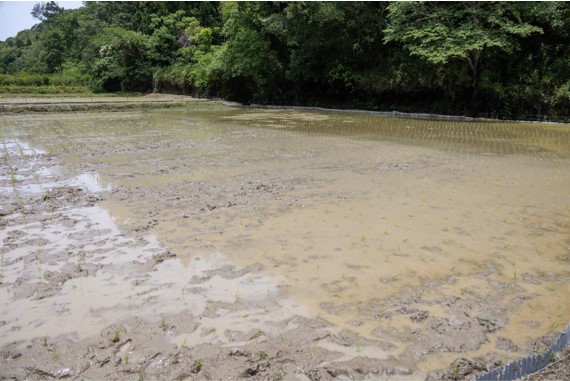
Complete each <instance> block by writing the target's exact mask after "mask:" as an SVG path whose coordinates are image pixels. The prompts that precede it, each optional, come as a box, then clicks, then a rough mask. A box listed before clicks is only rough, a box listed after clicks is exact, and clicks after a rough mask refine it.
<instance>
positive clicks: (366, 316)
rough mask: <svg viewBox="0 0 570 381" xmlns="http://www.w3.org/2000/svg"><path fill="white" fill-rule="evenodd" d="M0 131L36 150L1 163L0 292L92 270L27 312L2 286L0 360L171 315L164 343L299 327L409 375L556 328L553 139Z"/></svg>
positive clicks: (36, 126)
mask: <svg viewBox="0 0 570 381" xmlns="http://www.w3.org/2000/svg"><path fill="white" fill-rule="evenodd" d="M102 120H104V123H102ZM8 125H9V126H11V127H12V131H17V133H18V136H19V138H18V139H23V140H25V141H29V142H32V143H31V145H30V146H26V147H24V148H22V150H23V152H24V153H25V152H29V150H30V147H35V146H36V145H37V146H38V147H41V149H42V150H43V151H39V150H37V151H36V153H35V154H32V155H31V156H30V157H27V158H24V157H22V155H18V151H19V149H18V148H17V147H16V145H11V146H10V147H9V149H8V154H7V156H8V160H7V162H8V166H12V167H15V168H23V169H21V170H20V169H19V170H18V171H17V172H18V173H17V176H19V177H16V178H15V179H14V182H15V184H16V189H18V192H19V194H21V196H20V197H23V198H24V199H25V198H26V197H28V198H29V199H30V200H31V201H30V203H31V204H30V206H29V207H28V206H26V205H24V206H20V208H23V209H24V210H26V207H28V208H29V209H30V210H31V211H34V210H35V211H36V213H35V214H34V213H32V214H31V215H32V216H36V217H33V218H32V220H33V221H28V222H27V223H24V222H22V223H21V224H15V223H12V222H10V223H7V226H6V227H4V228H3V231H2V233H1V234H0V239H2V240H3V241H4V242H12V243H13V244H14V245H17V247H10V248H9V249H3V255H4V261H6V262H5V263H10V265H4V266H3V277H4V278H3V279H4V280H3V282H4V284H11V285H15V284H18V278H22V279H24V280H25V281H27V280H29V279H36V280H38V279H41V276H40V274H45V273H46V272H47V271H51V272H54V273H55V272H62V271H72V270H73V268H71V269H70V268H69V267H65V268H64V266H65V265H69V263H70V261H69V260H68V259H66V258H65V255H68V256H69V255H71V256H72V257H73V258H75V257H76V256H80V255H85V257H84V258H83V259H81V258H78V259H77V260H75V259H74V260H73V261H71V262H72V263H78V264H81V263H83V262H89V263H92V264H97V266H99V267H98V268H93V267H89V268H88V267H85V268H86V269H87V270H88V271H89V275H88V276H83V275H81V274H80V273H78V274H75V273H74V274H75V275H73V277H72V279H68V280H67V281H65V282H64V283H63V284H60V285H59V286H57V287H56V290H55V291H54V290H51V291H50V289H49V288H48V289H46V290H43V289H42V290H43V291H42V292H47V293H48V296H46V297H45V298H44V299H39V300H38V299H37V298H36V299H34V297H20V298H15V295H16V293H17V292H22V290H24V289H25V287H24V286H22V284H25V283H26V282H22V281H20V284H19V285H18V287H19V288H20V290H18V287H15V286H11V287H10V290H7V289H6V288H4V289H5V290H6V292H5V293H3V292H2V290H0V292H2V293H3V295H2V298H4V299H3V301H4V303H3V305H4V306H5V307H4V309H5V310H3V311H1V312H2V314H3V315H4V316H6V317H3V318H2V319H3V320H5V321H6V322H7V323H6V324H4V325H1V326H0V338H1V340H3V341H4V342H5V343H7V342H9V341H10V340H17V339H25V340H30V339H32V338H34V337H41V336H43V335H45V334H46V332H49V333H48V335H49V336H52V335H57V334H58V333H61V334H63V333H66V332H68V331H69V329H68V328H67V327H73V330H74V331H75V332H76V334H77V335H78V336H79V337H81V338H86V337H88V336H89V335H90V334H93V332H99V331H101V330H104V329H105V328H106V327H108V326H109V325H111V324H115V323H117V321H119V320H121V319H134V318H135V317H144V318H145V319H147V320H149V321H154V322H159V321H161V320H162V321H168V320H172V321H177V322H178V325H180V324H182V323H180V322H181V321H182V320H181V319H182V318H181V317H180V316H181V314H182V313H183V312H184V311H188V314H189V315H191V316H192V319H195V320H192V323H191V324H190V323H188V324H189V325H187V326H184V327H186V328H185V330H183V331H180V330H178V331H176V330H175V329H173V330H172V332H171V333H168V332H170V329H169V328H168V329H166V328H165V332H167V333H168V335H167V336H168V337H167V342H168V343H169V344H171V345H175V346H176V347H178V348H186V347H195V346H200V345H210V344H212V345H218V346H220V347H221V348H227V349H228V350H229V349H230V348H234V347H236V346H245V345H248V343H252V342H254V341H255V340H273V339H276V340H283V339H280V337H285V338H287V337H288V336H291V337H297V336H295V335H293V334H288V332H301V331H302V330H303V329H307V327H309V326H310V324H316V323H314V322H313V321H312V320H311V321H310V323H307V322H306V321H304V320H295V319H300V318H301V317H302V318H303V319H316V321H319V322H326V328H323V327H320V326H319V328H318V329H316V328H315V329H313V330H312V331H311V332H312V333H311V334H315V335H317V333H318V334H319V335H321V333H320V332H321V331H320V330H321V329H323V330H326V332H327V333H326V334H322V335H321V336H318V338H315V339H314V340H315V341H314V342H313V343H312V344H311V345H310V346H307V345H304V346H303V345H301V344H299V345H300V346H301V347H303V350H308V348H309V347H311V346H312V347H314V348H315V350H316V352H315V353H317V352H318V353H321V352H322V353H326V355H323V356H324V357H323V358H321V359H320V360H319V361H320V362H319V364H320V366H321V367H329V366H333V367H334V366H337V365H335V364H340V363H343V362H351V361H353V360H354V359H362V358H369V359H376V360H378V361H380V362H382V361H393V359H402V361H406V364H408V365H410V364H413V366H412V367H415V369H416V371H419V372H424V373H425V372H429V371H431V370H434V369H436V368H439V367H446V366H448V365H449V363H450V362H451V361H453V360H454V359H455V358H457V357H458V356H463V357H473V356H478V355H483V354H486V353H489V352H495V353H498V356H503V357H505V358H512V357H516V356H519V355H521V354H522V353H525V351H527V350H528V346H529V342H530V340H532V339H534V338H536V337H539V336H541V335H544V334H546V333H548V332H550V331H553V330H555V329H556V327H558V326H564V325H565V324H566V323H567V322H568V321H570V307H569V306H568V305H567V303H565V300H566V299H567V298H568V296H570V262H569V260H568V258H569V256H570V251H569V244H570V195H569V194H568V191H567V190H568V185H569V184H570V171H569V164H570V162H569V160H570V129H569V128H568V126H567V125H557V124H526V123H510V124H509V123H490V122H489V123H478V122H442V121H429V120H411V119H398V118H389V117H381V116H377V115H370V114H348V113H343V114H339V113H333V112H307V111H303V112H300V111H291V110H241V109H240V110H231V109H228V110H216V111H161V112H146V113H137V112H124V113H113V115H110V114H104V113H101V114H78V115H77V116H70V115H66V116H65V117H62V118H59V117H57V116H54V115H46V116H41V117H37V116H34V118H33V119H31V118H30V117H27V116H25V115H18V116H14V117H10V119H9V120H8ZM9 132H10V130H9V129H7V130H6V132H5V133H4V134H5V136H8V138H10V139H12V138H11V137H9V135H8V134H9ZM11 141H15V140H11ZM18 141H20V140H18ZM38 152H40V153H38ZM34 155H35V156H34ZM52 155H54V156H56V157H57V158H58V160H57V162H56V161H53V162H51V163H50V162H48V160H47V159H48V158H50V157H51V156H52ZM24 156H26V155H24ZM34 158H36V159H37V162H38V164H37V165H36V164H34V160H36V159H34ZM39 163H43V164H42V165H40V164H39ZM24 164H25V165H24ZM49 168H52V169H49ZM34 177H35V180H33V179H34ZM0 180H1V182H0V186H2V191H3V193H4V191H6V192H8V191H9V190H10V189H13V184H10V181H11V178H10V174H9V173H4V174H3V175H2V177H1V179H0ZM34 181H35V182H34ZM60 188H65V189H75V188H79V189H82V191H81V192H79V191H77V192H72V193H70V194H69V195H68V194H67V193H66V194H63V195H61V197H60V199H61V200H65V201H59V202H60V204H59V207H58V209H54V210H51V212H49V213H53V216H52V217H53V221H52V220H50V223H49V224H47V223H42V222H41V217H40V216H41V213H40V211H43V210H44V209H42V208H45V209H46V211H47V210H48V209H49V205H50V204H49V203H48V202H40V201H38V200H39V199H38V198H39V197H41V196H43V194H46V193H47V192H48V191H50V190H57V192H60V190H58V189H60ZM26 194H27V195H26ZM10 197H11V198H8V200H9V201H11V202H13V203H16V201H13V200H15V198H16V196H13V197H12V196H10ZM34 197H36V201H33V200H32V199H33V198H34ZM66 205H67V206H66ZM62 207H63V212H64V213H63V216H59V215H58V216H57V218H55V215H56V214H57V213H61V211H57V210H59V209H61V208H62ZM14 208H15V206H14ZM34 208H35V209H34ZM28 215H30V214H28ZM11 218H12V219H18V218H20V217H17V216H16V217H14V215H13V214H12V215H10V216H9V217H8V219H7V220H6V221H11V220H10V219H11ZM55 221H58V222H55ZM18 231H22V232H25V234H24V235H20V233H18ZM42 239H43V240H45V241H42ZM6 240H8V241H6ZM46 241H47V242H46ZM38 250H39V252H40V253H41V255H44V254H43V253H45V256H46V257H48V256H49V257H51V258H52V259H51V260H49V261H47V260H46V261H44V260H42V259H41V258H40V260H39V261H38V260H35V259H34V254H33V253H34V252H36V251H38ZM81 252H83V254H78V253H81ZM166 252H170V253H172V254H175V255H176V258H170V257H168V258H167V259H166V258H163V260H162V261H161V262H160V263H155V262H156V261H155V260H154V259H153V255H156V254H157V253H159V254H160V253H162V254H164V253H166ZM62 253H68V254H62ZM17 258H24V259H22V260H17ZM42 258H43V257H42ZM85 258H91V259H92V260H89V261H87V259H85ZM36 262H37V263H38V265H34V263H36ZM73 271H76V272H77V271H79V270H78V269H77V268H75V270H73ZM79 275H81V276H79ZM44 278H45V276H44ZM48 278H49V277H48ZM58 287H59V288H58ZM14 298H15V299H14ZM86 300H89V304H87V303H85V301H86ZM8 302H9V307H8ZM21 311H27V312H26V313H25V314H22V313H20V312H21ZM47 317H49V318H47ZM295 317H297V318H295ZM291 319H292V320H291ZM161 324H162V323H161ZM323 324H325V323H323ZM302 332H303V334H304V335H306V334H307V332H308V331H302ZM327 335H328V336H327ZM298 337H302V335H301V334H299V336H298ZM292 340H293V339H292ZM299 340H300V339H299ZM505 342H507V343H510V344H509V345H510V346H507V347H509V348H510V350H506V349H501V348H499V346H500V345H499V343H503V344H504V343H505ZM503 344H501V345H503ZM133 345H134V344H133ZM503 347H505V346H504V345H503ZM129 348H130V347H129ZM135 348H136V346H135ZM513 348H515V349H513ZM128 351H131V349H128ZM121 353H122V352H121ZM334 353H336V355H334V356H333V355H332V354H334ZM311 356H312V355H311ZM327 356H329V357H327ZM354 361H356V360H354ZM358 361H360V360H358ZM366 366H371V365H366ZM422 374H423V373H422Z"/></svg>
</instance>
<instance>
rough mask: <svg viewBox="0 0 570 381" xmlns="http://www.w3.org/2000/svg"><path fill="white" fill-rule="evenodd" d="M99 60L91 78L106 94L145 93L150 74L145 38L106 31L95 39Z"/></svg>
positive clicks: (139, 35) (128, 31)
mask: <svg viewBox="0 0 570 381" xmlns="http://www.w3.org/2000/svg"><path fill="white" fill-rule="evenodd" d="M95 40H96V41H95V44H96V45H98V46H100V48H99V58H98V59H97V60H96V63H95V65H94V66H93V68H92V72H91V75H92V76H93V78H95V79H96V87H98V88H100V89H103V90H105V91H118V90H123V91H146V90H148V89H149V88H150V87H151V85H152V71H151V67H149V65H148V57H147V56H146V45H147V36H144V35H142V34H141V33H137V32H133V31H130V30H125V29H122V28H118V27H115V28H107V29H104V30H103V31H101V33H100V34H99V35H98V36H97V37H96V39H95Z"/></svg>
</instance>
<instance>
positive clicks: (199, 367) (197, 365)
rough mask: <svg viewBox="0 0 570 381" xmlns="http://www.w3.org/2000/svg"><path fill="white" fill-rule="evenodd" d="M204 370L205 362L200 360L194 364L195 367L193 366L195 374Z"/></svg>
mask: <svg viewBox="0 0 570 381" xmlns="http://www.w3.org/2000/svg"><path fill="white" fill-rule="evenodd" d="M203 368H204V360H202V359H198V360H196V362H194V365H193V366H192V372H193V373H200V371H201V370H202V369H203Z"/></svg>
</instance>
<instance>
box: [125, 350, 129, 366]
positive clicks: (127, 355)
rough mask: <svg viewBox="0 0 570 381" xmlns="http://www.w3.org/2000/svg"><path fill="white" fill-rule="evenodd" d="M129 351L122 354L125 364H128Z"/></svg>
mask: <svg viewBox="0 0 570 381" xmlns="http://www.w3.org/2000/svg"><path fill="white" fill-rule="evenodd" d="M129 358H130V356H129V352H127V353H125V355H124V356H123V362H124V363H125V365H129Z"/></svg>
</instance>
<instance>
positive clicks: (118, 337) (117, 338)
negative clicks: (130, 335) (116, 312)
mask: <svg viewBox="0 0 570 381" xmlns="http://www.w3.org/2000/svg"><path fill="white" fill-rule="evenodd" d="M119 341H121V331H119V330H118V329H117V330H115V334H114V336H113V343H118V342H119Z"/></svg>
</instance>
